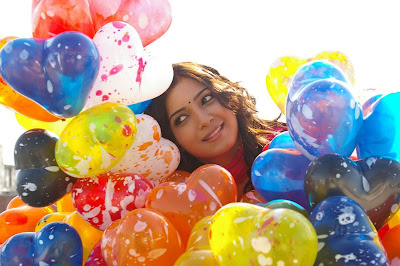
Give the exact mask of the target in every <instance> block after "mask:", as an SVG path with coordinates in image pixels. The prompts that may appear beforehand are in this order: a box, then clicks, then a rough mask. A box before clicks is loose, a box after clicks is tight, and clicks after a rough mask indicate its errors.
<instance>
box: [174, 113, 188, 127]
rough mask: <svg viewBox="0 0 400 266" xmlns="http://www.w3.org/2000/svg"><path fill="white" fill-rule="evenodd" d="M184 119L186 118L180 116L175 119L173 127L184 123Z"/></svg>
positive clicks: (185, 116)
mask: <svg viewBox="0 0 400 266" xmlns="http://www.w3.org/2000/svg"><path fill="white" fill-rule="evenodd" d="M186 118H187V115H181V116H179V117H177V118H176V119H175V125H179V124H180V123H182V122H183V121H185V119H186Z"/></svg>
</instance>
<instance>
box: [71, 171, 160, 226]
mask: <svg viewBox="0 0 400 266" xmlns="http://www.w3.org/2000/svg"><path fill="white" fill-rule="evenodd" d="M152 188H153V186H152V184H150V182H149V181H147V180H146V179H144V178H143V177H141V176H139V175H134V174H129V173H121V174H112V173H107V174H102V175H99V176H97V177H95V178H80V179H79V180H78V181H77V182H76V183H75V184H74V187H73V189H72V200H73V202H74V205H75V207H76V210H77V211H78V213H79V214H80V215H81V216H82V218H83V219H84V220H85V221H86V222H88V223H90V224H91V225H92V226H94V227H96V228H98V229H100V230H105V229H106V228H107V227H108V226H109V225H110V224H111V223H112V222H114V221H116V220H118V219H121V218H122V217H124V216H125V215H126V214H127V213H128V212H130V211H132V210H134V209H137V208H143V207H144V206H145V203H146V199H147V196H148V195H149V193H150V191H151V189H152Z"/></svg>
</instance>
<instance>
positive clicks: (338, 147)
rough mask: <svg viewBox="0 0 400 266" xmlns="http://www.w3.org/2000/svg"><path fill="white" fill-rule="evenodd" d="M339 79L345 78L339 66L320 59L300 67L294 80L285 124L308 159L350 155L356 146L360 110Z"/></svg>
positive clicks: (360, 119)
mask: <svg viewBox="0 0 400 266" xmlns="http://www.w3.org/2000/svg"><path fill="white" fill-rule="evenodd" d="M340 75H342V76H341V77H340ZM329 77H331V78H329ZM340 79H345V77H344V76H343V74H342V73H341V71H340V70H339V69H338V68H336V67H335V66H334V65H329V64H328V63H326V62H319V61H316V62H313V63H312V64H310V65H305V66H303V67H302V68H300V69H299V70H298V72H297V73H296V75H295V77H294V79H293V82H292V85H291V88H290V91H289V95H288V98H287V103H286V115H287V125H288V129H289V133H290V136H291V137H292V139H293V141H294V143H295V144H296V146H297V148H298V149H299V150H300V151H301V152H302V153H303V154H304V155H305V156H306V157H307V158H309V159H310V160H314V159H315V158H316V157H318V156H319V155H322V154H326V153H338V154H340V155H343V156H350V155H351V154H352V152H353V151H354V149H355V147H356V145H357V138H358V134H359V132H360V128H361V126H362V122H363V116H362V110H361V107H360V105H359V103H358V102H357V101H356V100H355V98H354V96H353V95H352V94H351V92H350V90H349V89H348V84H346V83H344V82H342V81H340Z"/></svg>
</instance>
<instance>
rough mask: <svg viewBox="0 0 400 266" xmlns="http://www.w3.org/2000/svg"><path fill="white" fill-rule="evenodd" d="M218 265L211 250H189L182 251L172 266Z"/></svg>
mask: <svg viewBox="0 0 400 266" xmlns="http://www.w3.org/2000/svg"><path fill="white" fill-rule="evenodd" d="M204 265H207V266H218V265H219V263H218V261H217V260H216V259H215V257H214V254H213V253H212V252H211V250H189V251H186V252H185V253H183V254H182V255H181V256H180V257H179V258H178V260H177V261H176V262H175V264H174V266H204Z"/></svg>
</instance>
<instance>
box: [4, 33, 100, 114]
mask: <svg viewBox="0 0 400 266" xmlns="http://www.w3.org/2000/svg"><path fill="white" fill-rule="evenodd" d="M0 59H1V60H0V75H1V76H2V77H3V79H4V80H5V81H6V82H7V84H9V85H10V86H11V87H12V88H13V89H14V90H15V91H17V92H18V93H20V94H22V95H24V96H25V97H27V98H29V99H30V100H32V101H35V102H36V103H38V104H39V105H40V106H42V107H43V108H45V109H46V110H47V111H48V112H50V113H51V114H52V115H54V116H57V117H59V118H67V117H73V116H76V115H77V114H78V113H79V112H80V111H81V110H82V109H83V107H84V105H85V103H86V100H87V97H88V94H89V92H90V89H91V87H92V86H93V84H94V81H95V79H96V77H97V74H98V71H99V65H100V56H99V53H98V51H97V48H96V46H95V44H94V42H93V41H92V40H91V39H90V38H89V37H87V36H86V35H84V34H82V33H79V32H66V33H62V34H60V35H57V36H55V37H53V38H51V39H47V40H43V39H27V38H18V39H15V40H11V41H9V42H8V43H7V44H6V45H4V47H3V49H1V51H0Z"/></svg>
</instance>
